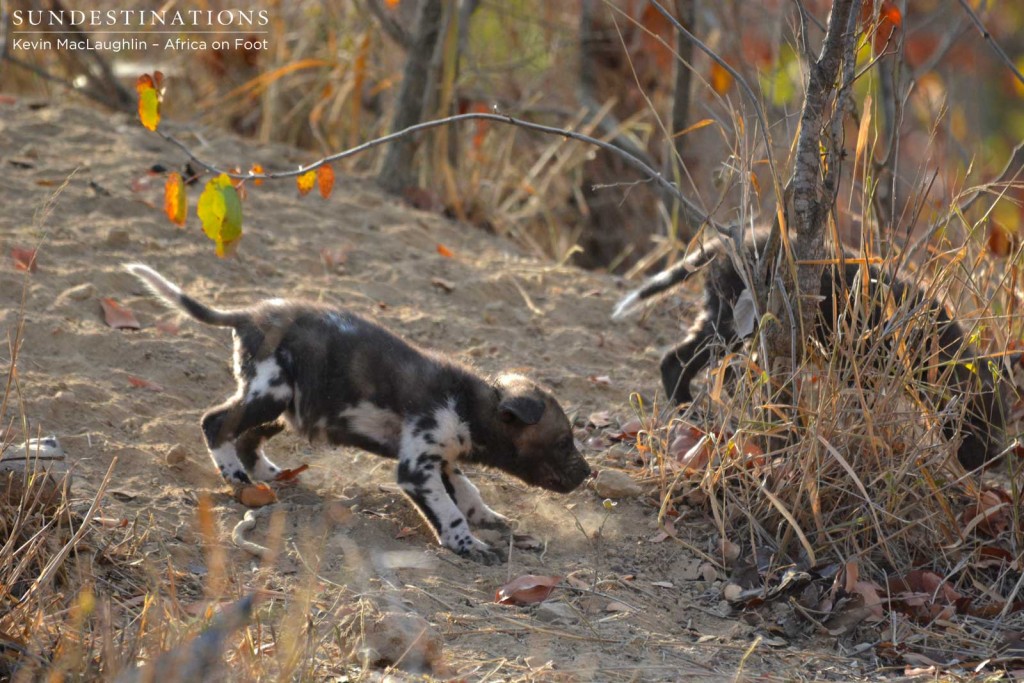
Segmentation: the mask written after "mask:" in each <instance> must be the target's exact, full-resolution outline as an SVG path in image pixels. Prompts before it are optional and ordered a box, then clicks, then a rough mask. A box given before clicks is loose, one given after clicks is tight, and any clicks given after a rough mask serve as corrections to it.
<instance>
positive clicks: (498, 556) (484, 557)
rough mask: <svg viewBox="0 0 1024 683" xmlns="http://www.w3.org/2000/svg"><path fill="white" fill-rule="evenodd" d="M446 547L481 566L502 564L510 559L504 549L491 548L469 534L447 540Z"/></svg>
mask: <svg viewBox="0 0 1024 683" xmlns="http://www.w3.org/2000/svg"><path fill="white" fill-rule="evenodd" d="M444 545H445V546H447V547H448V548H450V549H451V550H454V551H455V553H456V554H457V555H461V556H462V557H465V558H468V559H470V560H473V561H474V562H479V563H480V564H501V563H502V562H505V561H506V560H507V559H508V554H507V552H506V551H505V550H504V549H502V548H496V547H492V546H489V545H487V544H486V543H484V542H483V541H481V540H480V539H478V538H476V537H475V536H473V535H472V534H469V533H465V534H459V535H456V536H453V537H452V538H450V539H445V542H444Z"/></svg>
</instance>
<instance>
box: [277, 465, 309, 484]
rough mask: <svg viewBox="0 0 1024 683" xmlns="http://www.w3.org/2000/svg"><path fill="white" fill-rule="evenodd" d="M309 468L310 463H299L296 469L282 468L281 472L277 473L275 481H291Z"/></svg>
mask: <svg viewBox="0 0 1024 683" xmlns="http://www.w3.org/2000/svg"><path fill="white" fill-rule="evenodd" d="M308 469H309V465H307V464H305V463H303V464H302V465H299V466H298V467H296V468H295V469H291V470H281V471H280V472H278V473H277V476H276V477H274V481H291V480H293V479H295V478H296V477H298V476H299V475H300V474H302V473H303V472H305V471H306V470H308Z"/></svg>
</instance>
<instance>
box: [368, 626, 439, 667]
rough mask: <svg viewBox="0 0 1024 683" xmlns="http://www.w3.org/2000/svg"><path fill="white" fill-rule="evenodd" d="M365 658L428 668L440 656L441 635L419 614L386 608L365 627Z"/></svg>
mask: <svg viewBox="0 0 1024 683" xmlns="http://www.w3.org/2000/svg"><path fill="white" fill-rule="evenodd" d="M362 635H363V642H362V643H361V646H360V648H359V649H360V650H362V653H360V654H361V655H362V659H363V661H364V662H365V663H366V664H368V665H371V666H377V667H384V666H397V667H398V668H400V669H404V670H405V671H419V672H429V671H431V670H432V669H433V668H434V666H435V665H436V664H437V663H438V662H439V660H440V658H441V645H442V641H441V636H440V635H439V634H438V632H437V629H435V628H434V627H433V626H432V625H431V624H430V623H429V622H428V621H427V620H426V619H424V618H423V617H421V616H419V615H418V614H413V613H407V614H402V613H398V612H387V613H385V614H382V615H380V616H378V617H377V618H375V619H372V620H367V621H366V622H365V623H364V627H363V634H362Z"/></svg>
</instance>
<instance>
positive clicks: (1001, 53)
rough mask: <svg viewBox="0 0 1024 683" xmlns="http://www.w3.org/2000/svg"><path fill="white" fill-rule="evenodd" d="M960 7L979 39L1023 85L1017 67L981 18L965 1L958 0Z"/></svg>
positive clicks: (1023, 80)
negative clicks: (984, 42)
mask: <svg viewBox="0 0 1024 683" xmlns="http://www.w3.org/2000/svg"><path fill="white" fill-rule="evenodd" d="M960 6H961V7H963V9H964V12H966V13H967V16H968V17H970V18H971V21H972V22H974V26H975V27H976V28H977V29H978V33H980V34H981V37H982V38H984V39H985V41H986V42H987V43H988V44H989V46H991V48H992V50H993V51H994V52H995V53H996V54H997V55H999V58H1000V59H1002V60H1003V63H1004V64H1005V65H1006V68H1008V69H1009V70H1010V71H1012V72H1013V75H1014V76H1016V77H1017V80H1018V81H1020V82H1021V83H1022V84H1024V74H1022V73H1021V72H1020V69H1018V68H1017V65H1016V64H1014V63H1013V60H1012V59H1010V56H1009V55H1008V54H1006V51H1005V50H1003V48H1002V46H1001V45H1000V44H999V43H997V42H996V39H995V38H993V37H992V34H991V33H989V32H988V29H987V28H985V24H983V23H981V18H979V17H978V15H977V14H975V12H974V10H973V9H971V6H970V5H969V4H968V3H967V0H960Z"/></svg>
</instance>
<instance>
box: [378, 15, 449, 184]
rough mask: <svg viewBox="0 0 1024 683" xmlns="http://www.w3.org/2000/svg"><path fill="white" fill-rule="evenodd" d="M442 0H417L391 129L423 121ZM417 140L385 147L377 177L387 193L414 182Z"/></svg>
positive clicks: (438, 31) (411, 139)
mask: <svg viewBox="0 0 1024 683" xmlns="http://www.w3.org/2000/svg"><path fill="white" fill-rule="evenodd" d="M442 14H443V7H442V0H420V5H419V8H418V12H417V18H416V34H415V36H414V37H413V39H412V43H411V45H410V48H409V54H408V56H407V57H406V62H405V71H404V72H403V74H402V86H401V88H399V91H398V101H397V102H396V105H395V118H394V120H393V121H392V123H391V130H393V131H397V130H402V129H403V128H408V127H409V126H412V125H414V124H417V123H419V122H420V121H422V120H423V115H424V108H423V107H424V102H425V101H426V100H427V99H428V98H427V92H426V89H427V83H428V81H430V80H431V79H430V78H429V70H430V64H431V61H432V57H433V55H434V51H435V50H436V48H437V43H438V38H439V36H440V34H441V18H442ZM418 146H419V144H418V140H417V138H415V137H404V138H402V139H400V140H397V141H396V142H395V144H393V145H392V146H391V147H389V148H388V151H387V154H386V155H385V157H384V163H383V165H382V166H381V171H380V175H379V176H378V178H377V180H378V182H379V183H380V184H381V186H382V187H383V188H384V189H385V190H387V191H388V192H393V193H396V194H397V193H400V192H401V191H402V190H404V189H405V188H407V187H410V186H413V185H415V184H416V175H415V168H414V166H413V157H415V155H416V149H417V148H418Z"/></svg>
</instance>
